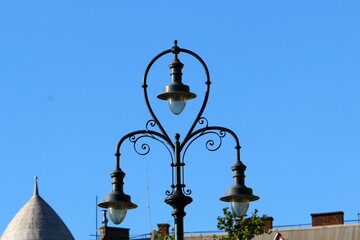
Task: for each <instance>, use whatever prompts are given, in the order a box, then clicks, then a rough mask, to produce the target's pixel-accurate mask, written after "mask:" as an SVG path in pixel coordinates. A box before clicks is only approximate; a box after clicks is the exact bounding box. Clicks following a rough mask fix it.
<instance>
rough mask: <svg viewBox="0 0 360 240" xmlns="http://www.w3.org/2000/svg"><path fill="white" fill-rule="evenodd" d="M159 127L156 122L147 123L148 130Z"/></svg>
mask: <svg viewBox="0 0 360 240" xmlns="http://www.w3.org/2000/svg"><path fill="white" fill-rule="evenodd" d="M156 125H157V123H156V121H155V120H153V119H151V120H149V121H147V123H146V130H148V131H149V130H150V128H154V127H155V126H156Z"/></svg>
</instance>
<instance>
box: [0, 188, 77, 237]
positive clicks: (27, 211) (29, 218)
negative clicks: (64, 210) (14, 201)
mask: <svg viewBox="0 0 360 240" xmlns="http://www.w3.org/2000/svg"><path fill="white" fill-rule="evenodd" d="M1 240H74V237H73V236H72V234H71V232H70V231H69V229H68V228H67V227H66V225H65V224H64V222H63V221H62V220H61V218H60V217H59V216H58V215H57V213H56V212H55V211H54V210H53V209H52V208H51V207H50V205H49V204H47V203H46V202H45V200H43V199H42V198H41V197H40V196H39V195H38V191H37V186H36V188H35V192H34V196H32V197H31V198H30V200H29V201H28V202H27V203H26V204H25V205H24V206H23V207H22V208H21V209H20V211H19V212H18V213H17V214H16V215H15V217H14V218H13V219H12V220H11V222H10V223H9V225H8V226H7V228H6V229H5V232H4V233H3V235H2V237H1Z"/></svg>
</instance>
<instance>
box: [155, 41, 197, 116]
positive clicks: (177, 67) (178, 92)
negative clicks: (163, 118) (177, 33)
mask: <svg viewBox="0 0 360 240" xmlns="http://www.w3.org/2000/svg"><path fill="white" fill-rule="evenodd" d="M176 43H177V42H175V46H174V47H173V48H172V49H171V51H172V52H173V53H174V54H175V58H174V59H173V60H172V62H171V63H170V64H169V68H170V69H171V73H170V76H171V84H169V85H167V86H165V87H164V92H163V93H161V94H159V95H158V96H157V97H158V98H159V99H161V100H167V101H168V103H169V107H170V110H171V111H172V112H173V113H174V114H175V115H179V114H180V113H181V112H182V111H183V110H184V108H185V105H186V101H187V100H190V99H193V98H196V94H194V93H192V92H190V87H189V86H187V85H185V84H183V83H182V71H181V69H182V68H183V67H184V64H182V63H181V62H180V60H179V58H178V53H179V52H180V48H179V47H178V46H176Z"/></svg>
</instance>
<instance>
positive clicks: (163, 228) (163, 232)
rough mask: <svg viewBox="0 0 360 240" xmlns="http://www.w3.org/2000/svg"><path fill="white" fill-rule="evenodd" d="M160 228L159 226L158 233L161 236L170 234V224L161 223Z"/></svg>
mask: <svg viewBox="0 0 360 240" xmlns="http://www.w3.org/2000/svg"><path fill="white" fill-rule="evenodd" d="M158 228H159V229H158V233H159V235H160V236H162V237H165V236H169V228H170V224H167V223H159V224H158Z"/></svg>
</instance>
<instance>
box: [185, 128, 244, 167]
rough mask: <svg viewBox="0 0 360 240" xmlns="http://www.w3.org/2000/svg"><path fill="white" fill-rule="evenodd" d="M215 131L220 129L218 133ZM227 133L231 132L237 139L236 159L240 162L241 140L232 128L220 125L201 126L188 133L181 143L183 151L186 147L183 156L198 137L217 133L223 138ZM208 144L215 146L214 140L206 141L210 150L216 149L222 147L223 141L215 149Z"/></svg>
mask: <svg viewBox="0 0 360 240" xmlns="http://www.w3.org/2000/svg"><path fill="white" fill-rule="evenodd" d="M215 131H219V133H217V132H215ZM226 133H229V134H230V135H231V136H232V137H233V138H234V140H235V149H236V161H237V162H240V149H241V146H240V140H239V138H238V136H237V135H236V134H235V132H234V131H232V130H231V129H229V128H225V127H219V126H206V127H204V128H200V129H198V130H196V131H194V132H193V133H191V134H190V135H188V136H187V137H186V138H185V139H184V141H183V142H182V143H181V145H180V149H181V151H182V150H183V149H184V153H183V156H184V155H185V153H186V151H187V149H188V148H189V146H190V145H191V144H192V143H193V142H194V141H195V140H196V139H198V138H199V137H202V136H204V135H207V134H216V135H218V137H219V138H220V140H221V138H223V137H225V135H226ZM208 145H209V146H212V147H213V145H214V141H213V140H209V141H207V142H206V148H207V149H208V150H210V151H216V150H218V149H219V148H220V147H221V142H220V144H219V146H218V147H215V148H213V149H210V148H209V147H208Z"/></svg>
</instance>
